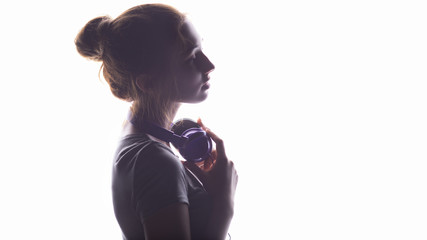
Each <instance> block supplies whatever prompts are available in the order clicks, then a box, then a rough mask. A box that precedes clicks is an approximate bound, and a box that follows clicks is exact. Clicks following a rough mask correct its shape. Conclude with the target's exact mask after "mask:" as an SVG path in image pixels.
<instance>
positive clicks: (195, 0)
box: [0, 0, 427, 240]
mask: <svg viewBox="0 0 427 240" xmlns="http://www.w3.org/2000/svg"><path fill="white" fill-rule="evenodd" d="M141 3H144V2H143V1H88V0H85V1H80V0H76V1H47V0H45V1H13V2H12V1H3V2H2V3H1V4H0V5H1V6H0V33H1V39H0V60H1V65H0V66H1V71H0V74H1V85H0V86H1V87H0V91H1V93H0V104H1V105H0V107H1V118H0V138H1V139H0V141H1V142H0V144H1V145H0V147H1V151H0V154H1V157H0V161H1V165H0V191H1V197H0V226H1V227H0V239H73V240H74V239H120V236H121V234H120V230H119V228H118V225H117V223H116V221H115V218H114V215H113V210H112V204H111V196H110V195H111V192H110V173H111V160H112V154H113V152H114V150H115V146H116V143H117V140H118V135H119V132H120V127H121V123H122V121H123V119H124V117H125V114H126V111H127V108H128V105H127V104H126V103H123V102H121V101H119V100H117V99H115V98H114V97H113V96H112V95H111V93H110V92H109V89H108V86H107V85H106V84H105V83H104V82H103V81H99V80H98V77H97V74H98V69H99V66H100V63H95V62H90V61H87V60H85V59H83V58H82V57H80V56H79V55H78V54H77V52H76V50H75V46H74V43H73V40H74V38H75V36H76V34H77V33H78V31H79V30H80V28H81V27H83V26H84V24H85V23H86V22H87V21H89V20H91V19H92V18H94V17H97V16H100V15H106V14H108V15H111V16H113V17H115V16H117V15H119V14H120V13H121V12H123V11H124V10H126V9H127V8H130V7H132V6H135V5H138V4H141ZM163 3H168V4H171V5H173V6H175V7H177V8H178V9H179V10H181V11H183V12H187V13H189V14H190V17H191V19H192V20H193V22H194V24H195V25H196V27H197V28H198V30H199V32H200V34H201V35H202V36H203V38H204V43H203V44H204V49H205V52H206V54H207V55H208V56H209V57H210V59H211V60H212V61H213V62H214V63H215V65H216V70H215V71H214V72H213V73H212V75H211V77H212V78H211V84H212V85H211V89H210V97H209V99H208V100H207V101H205V102H204V103H201V104H198V105H185V106H183V107H182V109H181V111H180V112H179V116H178V117H180V116H185V117H191V118H197V117H201V118H202V119H203V120H204V122H205V123H206V125H208V126H209V127H210V128H211V129H213V130H215V132H217V133H218V135H220V136H221V137H222V138H223V139H224V140H225V143H226V150H227V153H228V155H229V157H230V158H231V159H232V160H233V161H234V162H235V164H236V167H237V169H238V172H239V177H240V178H239V186H238V192H237V196H236V209H235V211H236V212H235V217H234V220H233V223H232V226H231V228H230V233H231V235H232V239H233V240H235V239H291V240H299V239H310V240H311V239H328V240H331V239H337V240H338V239H339V240H341V239H346V240H348V239H375V240H377V239H412V240H415V239H427V230H426V229H427V228H426V226H427V204H426V202H427V190H426V188H427V174H426V172H427V163H426V160H427V151H426V146H427V124H426V123H427V83H426V80H427V73H426V70H427V68H426V66H427V32H426V31H427V14H426V13H427V7H426V6H425V5H424V1H412V0H405V1H403V0H402V1H397V0H396V1H379V0H370V1H364V0H359V1H331V0H328V1H314V0H301V1H272V0H265V1H225V0H224V1H218V0H216V1H201V0H191V1H190V0H189V1H164V2H163Z"/></svg>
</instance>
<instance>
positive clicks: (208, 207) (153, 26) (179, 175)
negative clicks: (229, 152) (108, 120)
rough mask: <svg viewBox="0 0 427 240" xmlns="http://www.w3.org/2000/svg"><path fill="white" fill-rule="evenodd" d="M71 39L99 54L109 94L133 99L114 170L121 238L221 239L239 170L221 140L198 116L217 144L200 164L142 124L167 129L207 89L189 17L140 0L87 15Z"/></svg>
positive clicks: (86, 53)
mask: <svg viewBox="0 0 427 240" xmlns="http://www.w3.org/2000/svg"><path fill="white" fill-rule="evenodd" d="M75 44H76V47H77V50H78V52H79V53H80V54H81V55H82V56H83V57H86V58H88V59H91V60H95V61H100V62H102V66H101V70H102V73H103V77H104V78H105V80H106V81H107V83H108V84H109V86H110V89H111V92H112V93H113V95H114V96H116V97H118V98H119V99H122V100H126V101H129V102H131V103H132V105H131V109H130V116H129V121H127V122H126V123H125V124H124V126H123V137H122V138H121V141H120V143H119V146H118V149H117V153H116V155H115V158H114V164H113V177H112V193H113V205H114V212H115V216H116V219H117V222H118V224H119V226H120V228H121V230H122V235H123V239H126V240H134V239H225V238H226V236H227V232H228V228H229V225H230V222H231V219H232V217H233V211H234V210H233V209H234V192H235V189H236V185H237V173H236V170H235V168H234V165H233V162H231V161H230V160H229V159H228V158H227V156H226V154H225V149H224V143H223V141H222V140H221V139H220V138H219V137H218V136H217V135H216V134H214V133H213V132H212V131H211V130H209V129H208V128H206V127H205V126H204V125H203V124H202V122H201V121H200V120H198V124H199V125H200V127H201V128H202V129H203V130H205V131H206V132H207V134H208V135H209V136H210V137H211V138H212V140H213V142H214V143H215V146H216V149H215V150H213V151H212V152H211V153H210V157H209V159H207V160H205V161H206V166H207V165H208V164H207V163H208V162H209V163H211V164H210V165H209V167H199V166H197V165H196V164H195V163H193V162H191V161H181V160H180V159H179V158H178V157H177V156H176V155H175V154H174V153H173V152H172V151H171V146H170V143H169V142H167V141H164V140H162V139H160V138H157V137H155V136H153V135H152V134H149V133H147V131H145V129H146V127H147V125H146V124H147V123H150V124H155V125H157V126H160V127H162V128H164V129H167V130H169V129H170V128H171V123H172V121H173V120H174V117H175V114H176V112H177V111H178V109H179V107H180V105H181V104H182V103H198V102H201V101H203V100H205V99H206V98H207V96H208V89H209V86H210V85H209V84H210V83H209V73H210V72H211V71H213V70H214V65H213V64H212V63H211V62H210V60H209V59H208V58H207V56H206V55H205V54H204V53H203V51H202V49H201V39H200V36H199V35H198V33H197V32H196V30H195V28H194V27H193V25H192V23H191V22H190V21H189V20H188V18H186V16H185V15H184V14H182V13H180V12H179V11H177V10H176V9H174V8H173V7H171V6H167V5H162V4H144V5H139V6H135V7H133V8H130V9H128V10H127V11H125V12H124V13H122V14H121V15H119V16H118V17H117V18H114V19H113V18H111V17H109V16H103V17H97V18H94V19H92V20H91V21H89V22H88V23H87V24H86V25H85V26H84V27H83V28H82V30H81V31H80V33H79V34H78V35H77V37H76V39H75ZM212 163H213V165H212Z"/></svg>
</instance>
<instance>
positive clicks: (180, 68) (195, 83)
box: [172, 21, 215, 103]
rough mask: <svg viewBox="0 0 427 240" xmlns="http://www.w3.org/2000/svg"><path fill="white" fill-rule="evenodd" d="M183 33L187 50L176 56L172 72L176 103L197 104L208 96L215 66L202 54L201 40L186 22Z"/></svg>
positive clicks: (192, 27)
mask: <svg viewBox="0 0 427 240" xmlns="http://www.w3.org/2000/svg"><path fill="white" fill-rule="evenodd" d="M181 33H182V34H183V36H184V37H185V38H186V39H187V41H188V44H186V49H184V51H182V49H181V50H180V51H179V53H177V55H176V58H175V59H176V61H174V62H173V63H172V72H173V74H174V76H175V79H176V84H177V93H176V101H178V102H184V103H197V102H201V101H203V100H205V99H206V98H207V96H208V89H209V82H208V81H209V73H210V72H212V70H214V68H215V66H214V65H213V64H212V63H211V62H210V61H209V59H208V58H207V57H206V55H205V54H204V53H203V52H202V48H201V39H200V36H199V35H198V33H197V32H196V30H195V28H194V26H193V25H192V24H191V23H190V22H189V21H186V22H185V23H184V25H183V27H182V30H181Z"/></svg>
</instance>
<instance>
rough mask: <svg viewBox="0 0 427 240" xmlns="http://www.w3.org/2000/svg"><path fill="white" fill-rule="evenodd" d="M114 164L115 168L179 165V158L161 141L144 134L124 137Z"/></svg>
mask: <svg viewBox="0 0 427 240" xmlns="http://www.w3.org/2000/svg"><path fill="white" fill-rule="evenodd" d="M114 165H115V167H116V168H121V167H126V168H128V167H129V166H130V165H133V166H134V167H135V165H138V166H146V167H148V166H159V165H160V166H165V165H166V166H170V167H172V166H175V167H181V165H182V164H181V163H180V161H179V158H178V157H177V156H176V155H175V154H174V153H173V152H172V150H171V149H170V148H169V147H167V146H165V145H164V144H162V143H159V142H157V141H154V140H151V139H150V138H148V137H147V135H145V134H138V135H130V136H126V137H124V138H123V139H122V140H121V141H120V143H119V147H118V148H117V151H116V155H115V161H114Z"/></svg>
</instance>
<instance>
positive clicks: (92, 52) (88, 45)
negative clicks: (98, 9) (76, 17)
mask: <svg viewBox="0 0 427 240" xmlns="http://www.w3.org/2000/svg"><path fill="white" fill-rule="evenodd" d="M111 21H112V19H111V17H109V16H103V17H97V18H94V19H92V20H90V21H89V22H88V23H87V24H86V25H85V26H84V27H83V28H82V30H80V32H79V34H78V35H77V37H76V39H75V41H74V43H75V44H76V47H77V51H78V52H79V53H80V55H82V56H83V57H86V58H89V59H91V60H95V61H102V55H103V52H104V43H105V40H106V38H107V37H108V31H109V28H110V23H111Z"/></svg>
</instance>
